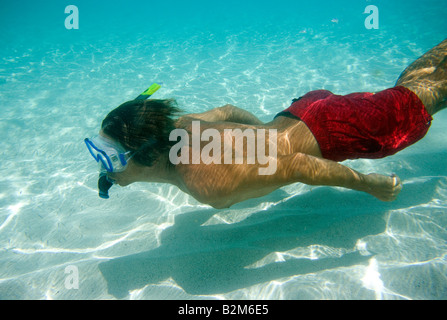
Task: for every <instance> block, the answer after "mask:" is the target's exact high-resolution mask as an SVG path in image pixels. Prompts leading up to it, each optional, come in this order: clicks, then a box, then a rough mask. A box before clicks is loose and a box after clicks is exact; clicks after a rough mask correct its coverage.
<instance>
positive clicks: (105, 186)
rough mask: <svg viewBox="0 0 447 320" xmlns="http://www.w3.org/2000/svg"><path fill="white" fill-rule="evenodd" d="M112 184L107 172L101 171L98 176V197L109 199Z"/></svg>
mask: <svg viewBox="0 0 447 320" xmlns="http://www.w3.org/2000/svg"><path fill="white" fill-rule="evenodd" d="M112 186H113V182H111V181H110V180H109V178H108V177H107V172H104V171H101V172H100V173H99V178H98V190H99V197H100V198H103V199H109V189H110V188H111V187H112Z"/></svg>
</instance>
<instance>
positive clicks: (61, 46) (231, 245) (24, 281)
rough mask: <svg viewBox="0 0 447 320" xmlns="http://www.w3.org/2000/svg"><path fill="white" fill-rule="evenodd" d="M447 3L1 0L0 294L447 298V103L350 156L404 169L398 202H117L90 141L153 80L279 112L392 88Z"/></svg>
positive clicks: (191, 107)
mask: <svg viewBox="0 0 447 320" xmlns="http://www.w3.org/2000/svg"><path fill="white" fill-rule="evenodd" d="M70 4H74V5H76V6H77V7H78V9H79V29H78V30H67V29H66V28H65V26H64V20H65V18H66V17H67V16H68V14H65V13H64V9H65V7H66V6H68V5H70ZM370 4H373V5H376V6H377V8H378V9H379V29H371V30H368V29H366V28H365V25H364V20H365V19H366V17H367V16H368V15H367V14H363V12H364V10H365V7H366V6H367V5H370ZM446 17H447V3H446V1H445V0H444V1H438V0H436V1H435V0H428V1H403V0H398V1H384V0H377V1H360V0H358V1H336V2H335V1H319V2H309V3H304V2H300V1H285V0H278V1H275V2H274V3H272V2H271V1H260V0H258V1H233V0H230V1H195V2H194V3H192V2H189V1H164V2H163V3H147V2H146V1H140V2H138V1H128V2H126V3H124V2H123V3H122V4H115V3H114V2H110V1H109V2H105V1H104V2H99V3H98V2H95V4H92V1H73V2H68V1H67V2H64V1H45V2H44V3H42V2H37V1H32V2H31V1H15V2H13V3H2V4H0V28H1V33H0V57H1V58H0V110H1V113H0V134H1V140H0V150H1V157H2V159H1V160H2V162H1V166H0V176H1V177H2V179H1V180H0V248H1V249H0V261H1V263H0V299H114V298H120V299H121V298H124V299H127V298H130V299H445V298H447V277H446V274H447V270H446V269H447V266H446V253H447V243H446V240H447V232H446V226H447V168H446V165H445V164H446V160H445V159H446V158H447V132H446V130H445V128H446V123H447V112H446V111H443V112H441V113H439V114H437V115H436V117H435V121H434V122H433V125H432V127H431V129H430V131H429V133H428V135H427V136H426V137H425V138H424V139H423V140H421V141H420V142H418V143H417V144H415V145H413V146H411V147H410V148H408V149H406V150H404V151H403V152H401V153H399V154H397V155H395V156H392V157H389V158H386V159H381V160H374V161H373V160H356V161H346V162H345V163H344V164H346V165H348V166H350V167H352V168H354V169H356V170H359V171H361V172H363V173H369V172H377V173H384V174H388V173H392V172H395V173H397V174H398V175H399V176H400V178H401V179H402V181H403V183H404V189H403V191H402V193H401V194H400V196H399V198H398V199H397V200H396V201H394V202H391V203H384V202H380V201H378V200H376V199H375V198H373V197H371V196H368V195H366V194H362V193H358V192H354V191H349V190H344V189H338V188H328V187H310V186H306V185H301V184H295V185H291V186H287V187H285V188H282V189H280V190H278V191H276V192H273V193H272V194H270V195H268V196H265V197H263V198H260V199H253V200H249V201H246V202H243V203H240V204H237V205H235V206H233V207H231V208H230V209H225V210H216V209H212V208H211V207H208V206H205V205H202V204H200V203H198V202H197V201H195V200H194V199H192V198H191V197H189V196H187V195H186V194H184V193H182V192H181V191H179V190H178V189H177V188H175V187H173V186H169V185H164V184H142V183H138V184H133V185H131V186H129V187H126V188H118V187H114V188H112V189H111V191H110V194H111V198H110V199H109V200H107V201H105V200H102V199H100V198H99V197H98V195H97V190H96V182H97V166H96V164H95V163H94V162H93V161H92V160H91V158H90V155H89V154H88V152H87V150H86V148H85V146H84V145H83V138H85V137H90V136H93V135H95V134H96V132H97V131H98V129H99V125H100V122H101V120H102V119H103V118H104V116H105V115H106V114H107V113H108V112H109V111H110V110H111V109H113V108H115V107H116V106H118V105H119V104H120V103H122V102H124V101H127V100H130V99H133V98H134V97H136V96H137V95H138V94H139V93H140V92H141V91H142V90H144V89H146V88H147V87H148V86H149V85H150V84H151V83H152V82H154V81H160V82H163V88H162V89H161V90H160V91H158V92H157V93H156V97H157V98H168V97H174V98H176V99H177V101H178V102H179V105H180V106H181V107H182V108H183V109H184V110H186V111H187V112H200V111H204V110H207V109H210V108H213V107H217V106H221V105H224V104H227V103H231V104H234V105H237V106H239V107H241V108H244V109H247V110H249V111H251V112H253V113H254V114H256V115H257V116H258V117H259V118H260V119H262V120H265V121H269V120H270V119H271V118H272V117H273V115H275V114H276V113H277V112H279V111H281V110H283V109H284V108H286V107H287V106H288V104H289V103H290V100H291V99H292V98H294V97H297V96H299V95H302V94H304V93H306V92H308V91H310V90H315V89H327V90H331V91H332V92H334V93H338V94H347V93H350V92H355V91H379V90H382V89H385V88H387V87H390V86H393V84H394V82H395V81H396V79H397V77H398V76H399V74H400V72H401V71H402V70H403V69H404V68H405V67H406V66H407V65H408V64H409V63H411V62H412V61H413V60H415V59H416V58H417V57H419V56H420V55H422V54H423V53H424V52H426V51H427V50H428V49H430V48H431V47H433V46H435V45H436V44H438V43H439V42H441V41H442V40H443V39H444V38H445V37H446V31H447V19H446ZM67 267H68V268H67ZM73 267H74V268H75V269H76V270H77V271H78V272H77V275H78V276H79V282H78V284H79V285H78V288H77V289H76V288H73V287H70V286H69V285H67V279H69V277H70V276H74V275H75V274H74V273H73V274H72V273H70V272H69V270H72V268H73ZM67 270H68V271H67ZM73 279H74V278H73Z"/></svg>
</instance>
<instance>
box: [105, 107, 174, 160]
mask: <svg viewBox="0 0 447 320" xmlns="http://www.w3.org/2000/svg"><path fill="white" fill-rule="evenodd" d="M180 112H181V110H180V109H179V108H178V107H177V103H176V101H175V100H174V99H165V100H155V99H150V100H132V101H128V102H125V103H123V104H122V105H120V106H119V107H118V108H116V109H114V110H112V111H111V112H110V113H109V114H108V115H107V116H106V117H105V119H104V120H103V121H102V124H101V128H102V130H103V132H104V133H105V134H107V135H108V136H110V137H111V138H113V139H114V140H116V141H118V142H119V143H120V144H121V145H122V146H123V147H124V148H125V149H126V150H128V151H132V152H134V153H135V154H134V156H133V159H134V161H136V162H137V163H139V164H141V165H145V166H151V165H152V164H153V162H154V161H155V160H156V159H157V158H158V157H159V156H160V155H162V154H164V153H165V152H167V151H169V149H170V148H171V146H172V145H174V144H175V143H176V141H169V134H170V133H171V131H172V130H173V129H175V126H174V119H173V117H174V116H175V115H177V114H179V113H180Z"/></svg>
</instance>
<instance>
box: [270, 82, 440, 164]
mask: <svg viewBox="0 0 447 320" xmlns="http://www.w3.org/2000/svg"><path fill="white" fill-rule="evenodd" d="M284 114H286V115H287V114H292V115H294V116H296V117H298V118H300V119H301V120H302V121H303V122H304V123H305V124H306V125H307V126H308V127H309V129H310V130H311V131H312V133H313V135H314V136H315V138H316V139H317V141H318V144H319V146H320V150H321V153H322V155H323V157H324V158H326V159H330V160H334V161H343V160H346V159H358V158H368V159H377V158H383V157H386V156H390V155H392V154H395V153H396V152H398V151H400V150H402V149H404V148H406V147H408V146H409V145H411V144H413V143H415V142H416V141H418V140H420V139H422V138H423V137H424V136H425V134H426V133H427V131H428V128H429V127H430V124H431V121H432V120H433V119H432V117H431V116H430V114H429V113H428V112H427V110H426V109H425V107H424V105H423V104H422V102H421V100H420V99H419V98H418V96H417V95H416V94H414V93H413V92H412V91H410V90H408V89H407V88H404V87H394V88H390V89H387V90H384V91H381V92H378V93H376V94H373V93H352V94H348V95H346V96H339V95H335V94H333V93H331V92H330V91H327V90H316V91H311V92H309V93H307V94H305V95H304V96H303V97H301V98H300V99H298V100H295V101H294V102H293V103H292V105H291V106H290V107H289V108H287V109H286V110H284V111H283V112H281V113H279V114H278V115H277V116H279V115H284Z"/></svg>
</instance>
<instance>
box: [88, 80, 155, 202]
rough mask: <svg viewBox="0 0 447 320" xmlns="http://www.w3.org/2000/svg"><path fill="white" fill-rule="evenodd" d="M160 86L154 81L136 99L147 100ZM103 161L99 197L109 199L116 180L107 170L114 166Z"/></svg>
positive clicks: (99, 180) (111, 169)
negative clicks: (110, 176)
mask: <svg viewBox="0 0 447 320" xmlns="http://www.w3.org/2000/svg"><path fill="white" fill-rule="evenodd" d="M160 88H161V85H159V84H157V83H154V84H152V85H151V86H150V87H149V88H147V89H146V90H145V91H144V92H143V93H141V94H140V95H139V96H138V97H136V98H135V99H134V100H146V99H148V98H149V97H150V96H151V95H153V94H154V93H155V92H156V91H157V90H158V89H160ZM85 141H86V144H87V147H89V144H91V142H90V140H89V139H85ZM89 150H90V152H91V153H92V151H91V148H89ZM92 156H93V157H94V158H95V160H96V161H97V162H99V161H100V160H99V159H98V158H97V157H95V155H94V154H93V153H92ZM128 160H130V158H129V159H127V161H128ZM121 161H123V160H121ZM101 163H102V164H101V169H100V172H99V177H98V192H99V197H100V198H102V199H109V190H110V188H111V187H112V186H113V185H114V181H113V180H112V179H110V178H109V177H108V176H107V172H113V167H112V168H110V166H107V169H106V167H105V166H104V162H103V160H101Z"/></svg>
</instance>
